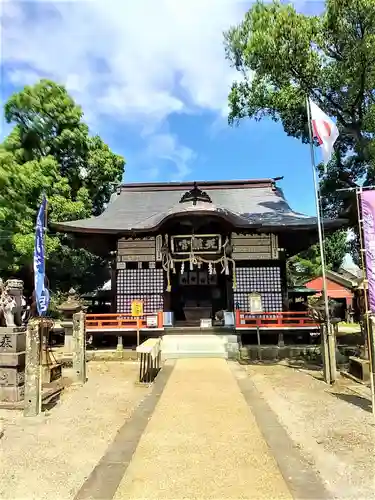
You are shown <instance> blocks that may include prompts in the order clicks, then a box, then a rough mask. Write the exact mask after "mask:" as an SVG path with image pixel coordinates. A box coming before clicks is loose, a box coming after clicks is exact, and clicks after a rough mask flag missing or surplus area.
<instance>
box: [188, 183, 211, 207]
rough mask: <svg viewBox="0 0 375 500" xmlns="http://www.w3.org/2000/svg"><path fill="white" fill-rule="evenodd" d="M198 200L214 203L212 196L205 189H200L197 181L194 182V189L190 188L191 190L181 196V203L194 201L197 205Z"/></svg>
mask: <svg viewBox="0 0 375 500" xmlns="http://www.w3.org/2000/svg"><path fill="white" fill-rule="evenodd" d="M198 201H203V202H205V203H212V200H211V198H210V196H209V195H208V194H207V193H206V192H205V191H202V190H201V189H199V187H198V186H197V183H196V182H194V185H193V189H190V191H186V193H184V194H183V195H182V196H181V200H180V203H189V202H192V203H193V205H196V204H197V202H198Z"/></svg>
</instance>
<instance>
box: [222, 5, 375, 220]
mask: <svg viewBox="0 0 375 500" xmlns="http://www.w3.org/2000/svg"><path fill="white" fill-rule="evenodd" d="M225 49H226V55H227V58H228V59H229V60H230V62H231V63H232V65H233V66H235V67H236V68H237V69H238V70H239V72H240V73H241V78H240V79H239V81H235V82H234V83H233V85H232V88H231V92H230V94H229V106H230V115H229V122H230V123H232V124H233V123H238V122H239V121H241V120H242V119H244V118H254V119H256V120H261V119H263V118H265V117H269V118H271V119H272V120H274V121H280V122H281V123H282V125H283V127H284V130H285V132H286V133H287V134H288V135H290V136H293V137H296V138H299V139H301V140H302V141H303V142H308V141H309V137H308V126H307V116H306V105H305V102H306V96H309V97H311V98H312V99H314V100H315V102H316V103H317V104H318V105H319V106H320V107H321V108H322V109H323V110H324V111H325V112H326V113H327V114H329V115H330V116H333V117H335V118H336V119H337V124H338V127H339V130H340V136H339V139H338V140H337V143H336V154H335V155H334V158H333V159H332V161H331V164H330V165H329V168H328V176H327V178H326V179H324V182H322V186H321V189H322V195H323V208H324V211H325V214H326V215H329V216H333V217H337V216H338V215H340V214H341V213H342V212H345V213H346V216H347V217H348V218H349V219H350V222H351V225H352V226H353V227H355V226H356V224H357V212H356V207H355V200H354V197H353V194H351V195H349V196H348V195H346V196H344V195H343V194H342V192H340V191H337V189H338V188H348V187H349V188H351V187H355V186H357V185H362V184H364V185H368V184H373V183H374V181H375V142H374V130H375V94H374V88H375V2H374V0H355V1H347V0H327V1H326V3H325V10H324V12H323V14H322V15H321V16H307V15H303V14H300V13H298V12H296V10H295V8H294V7H293V6H292V5H284V4H281V3H280V2H278V1H274V2H273V3H267V4H266V3H263V2H260V1H258V2H257V3H256V4H255V5H253V7H252V8H251V9H250V10H249V11H248V12H247V13H246V14H245V17H244V20H243V21H242V22H241V23H240V24H239V25H238V26H235V27H232V28H231V29H230V30H229V31H228V32H226V33H225Z"/></svg>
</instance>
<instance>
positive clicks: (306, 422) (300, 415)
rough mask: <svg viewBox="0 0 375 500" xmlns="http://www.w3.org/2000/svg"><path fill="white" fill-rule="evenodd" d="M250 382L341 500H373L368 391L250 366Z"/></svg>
mask: <svg viewBox="0 0 375 500" xmlns="http://www.w3.org/2000/svg"><path fill="white" fill-rule="evenodd" d="M247 371H248V374H249V376H250V377H251V379H252V381H253V383H254V384H255V386H256V388H257V389H258V391H259V392H260V393H261V395H262V396H263V397H264V399H265V400H266V401H267V403H268V404H269V406H270V407H271V409H272V410H273V411H274V412H275V413H276V415H277V418H278V420H279V422H280V423H281V424H282V425H283V426H284V428H285V429H286V430H287V432H288V434H289V435H290V437H291V438H292V439H293V441H294V442H295V444H296V445H297V447H298V448H300V450H301V452H302V453H303V455H304V456H305V457H306V459H307V460H308V461H309V463H310V464H311V465H312V467H313V468H315V470H316V471H318V473H319V474H320V475H321V478H322V480H323V482H324V484H325V485H326V487H327V489H328V490H329V491H330V492H331V494H332V495H333V497H334V498H337V499H340V500H344V499H345V500H346V499H356V500H365V499H366V500H367V499H372V498H375V453H374V452H375V425H374V418H373V416H372V414H371V412H370V401H371V397H370V393H369V391H368V390H367V388H364V387H362V386H360V385H359V384H355V383H353V382H351V381H348V380H346V379H344V378H340V379H339V381H338V382H337V384H336V385H335V386H334V387H327V385H326V384H325V383H324V382H323V381H322V379H321V376H320V372H315V371H310V370H303V369H295V368H290V367H287V366H284V365H251V366H248V367H247Z"/></svg>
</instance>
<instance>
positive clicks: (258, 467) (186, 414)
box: [114, 359, 293, 500]
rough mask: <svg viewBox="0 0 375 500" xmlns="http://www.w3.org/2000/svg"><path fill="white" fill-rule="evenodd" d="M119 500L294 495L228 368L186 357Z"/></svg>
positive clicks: (165, 393) (120, 489)
mask: <svg viewBox="0 0 375 500" xmlns="http://www.w3.org/2000/svg"><path fill="white" fill-rule="evenodd" d="M114 498H115V499H116V500H120V499H150V500H151V499H152V500H155V499H171V500H172V499H173V500H176V499H182V498H185V499H189V500H192V499H198V498H199V499H209V498H210V499H216V500H218V499H240V498H241V499H245V498H246V499H268V500H270V499H275V498H277V499H290V498H293V497H292V494H291V493H290V490H289V488H288V486H287V484H286V482H285V480H284V478H283V476H282V474H281V472H280V469H279V467H278V465H277V463H276V460H275V458H274V456H273V453H272V452H271V450H270V448H269V446H268V444H267V443H266V441H265V439H264V437H263V435H262V433H261V431H260V429H259V427H258V425H257V422H256V420H255V417H254V415H253V413H252V412H251V410H250V408H249V406H248V404H247V402H246V400H245V398H244V396H243V394H242V393H241V391H240V388H239V385H238V383H237V380H236V378H235V377H234V376H233V373H232V371H231V369H230V367H229V365H228V363H227V362H226V361H225V360H222V359H181V360H178V361H177V362H176V365H175V367H174V369H173V372H172V374H171V376H170V378H169V380H168V382H167V385H166V387H165V389H164V391H163V393H162V395H161V397H160V400H159V402H158V404H157V406H156V408H155V411H154V413H153V415H152V417H151V419H150V421H149V422H148V425H147V427H146V429H145V431H144V433H143V435H142V437H141V439H140V441H139V443H138V446H137V449H136V451H135V454H134V456H133V458H132V460H131V462H130V464H129V466H128V467H127V469H126V472H125V474H124V476H123V478H122V480H121V482H120V484H119V486H118V489H117V492H116V494H115V497H114Z"/></svg>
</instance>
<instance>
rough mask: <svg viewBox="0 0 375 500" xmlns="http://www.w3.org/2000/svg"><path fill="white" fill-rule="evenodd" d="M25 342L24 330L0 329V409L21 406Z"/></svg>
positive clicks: (23, 383)
mask: <svg viewBox="0 0 375 500" xmlns="http://www.w3.org/2000/svg"><path fill="white" fill-rule="evenodd" d="M25 340H26V329H25V328H23V327H0V407H3V408H12V407H17V406H18V405H21V404H23V399H24V395H25Z"/></svg>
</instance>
